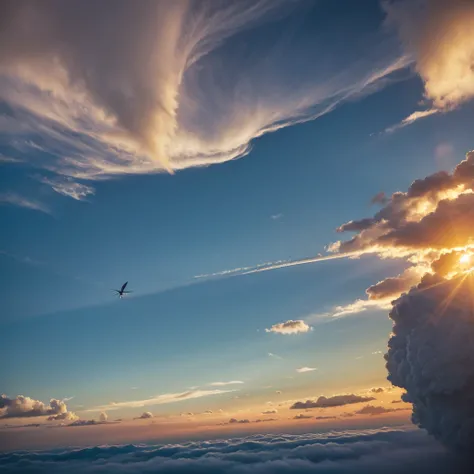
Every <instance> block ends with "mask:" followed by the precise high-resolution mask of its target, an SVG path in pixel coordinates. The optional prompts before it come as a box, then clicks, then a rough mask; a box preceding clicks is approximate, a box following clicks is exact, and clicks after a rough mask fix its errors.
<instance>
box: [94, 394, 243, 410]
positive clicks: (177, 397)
mask: <svg viewBox="0 0 474 474" xmlns="http://www.w3.org/2000/svg"><path fill="white" fill-rule="evenodd" d="M229 392H235V390H219V389H215V390H189V391H187V392H180V393H165V394H163V395H157V396H156V397H152V398H146V399H144V400H130V401H127V402H112V403H109V404H107V405H100V406H98V407H95V408H92V409H89V410H86V411H106V410H118V409H120V408H139V407H145V406H153V405H164V404H168V403H178V402H181V401H183V400H191V399H194V398H201V397H208V396H211V395H220V394H222V393H229Z"/></svg>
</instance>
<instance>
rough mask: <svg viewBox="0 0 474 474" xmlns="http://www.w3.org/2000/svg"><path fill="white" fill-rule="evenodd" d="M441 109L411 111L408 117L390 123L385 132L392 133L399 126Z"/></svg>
mask: <svg viewBox="0 0 474 474" xmlns="http://www.w3.org/2000/svg"><path fill="white" fill-rule="evenodd" d="M440 112H441V111H440V110H438V109H428V110H419V111H417V112H413V113H412V114H410V115H409V116H408V117H406V118H404V119H403V120H402V121H401V122H400V123H398V124H396V125H392V126H391V127H388V128H387V129H386V130H385V133H393V132H395V131H396V130H399V129H400V128H403V127H406V126H407V125H411V124H412V123H414V122H416V121H417V120H420V119H423V118H425V117H429V116H430V115H434V114H438V113H440Z"/></svg>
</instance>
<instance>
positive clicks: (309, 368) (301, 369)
mask: <svg viewBox="0 0 474 474" xmlns="http://www.w3.org/2000/svg"><path fill="white" fill-rule="evenodd" d="M315 370H318V369H317V368H316V367H300V368H299V369H296V372H298V373H299V374H304V373H305V372H314V371H315Z"/></svg>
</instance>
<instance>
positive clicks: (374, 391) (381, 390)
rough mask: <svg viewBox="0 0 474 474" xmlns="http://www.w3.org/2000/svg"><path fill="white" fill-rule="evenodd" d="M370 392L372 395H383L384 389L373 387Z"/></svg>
mask: <svg viewBox="0 0 474 474" xmlns="http://www.w3.org/2000/svg"><path fill="white" fill-rule="evenodd" d="M370 391H371V392H372V393H383V392H385V389H384V388H383V387H374V388H371V389H370Z"/></svg>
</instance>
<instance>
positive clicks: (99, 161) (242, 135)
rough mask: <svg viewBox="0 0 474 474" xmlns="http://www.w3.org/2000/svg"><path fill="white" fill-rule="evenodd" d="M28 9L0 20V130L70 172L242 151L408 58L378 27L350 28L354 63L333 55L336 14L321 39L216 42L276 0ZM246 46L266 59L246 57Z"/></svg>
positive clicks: (266, 14) (143, 166)
mask: <svg viewBox="0 0 474 474" xmlns="http://www.w3.org/2000/svg"><path fill="white" fill-rule="evenodd" d="M28 5H29V8H28V9H24V8H22V6H21V5H18V2H12V3H11V4H10V7H9V8H8V9H4V10H5V11H4V12H3V13H4V15H2V18H1V24H0V31H1V37H0V58H1V63H0V76H1V77H0V100H2V101H4V102H6V103H7V104H8V106H9V108H10V109H11V110H13V111H14V114H12V116H8V117H7V118H4V117H3V118H2V121H1V122H0V127H1V129H2V130H6V131H8V133H9V135H10V136H17V137H21V136H22V135H24V134H28V135H29V136H32V135H33V136H34V137H36V138H37V137H39V136H41V143H36V141H38V142H39V140H36V139H30V140H29V143H27V144H25V141H24V140H23V139H21V140H17V142H18V143H21V146H23V147H26V148H31V150H30V151H34V153H30V155H31V159H33V158H35V159H36V161H35V163H36V164H37V165H38V166H42V167H44V168H46V169H48V170H50V171H53V172H57V173H58V174H60V175H65V176H70V177H76V178H79V177H82V178H99V177H104V176H117V175H120V174H127V173H129V174H130V173H155V172H159V171H164V170H169V171H173V170H180V169H183V168H187V167H190V166H205V165H209V164H214V163H222V162H225V161H228V160H232V159H236V158H239V157H242V156H245V155H246V154H248V152H249V150H250V148H251V142H252V140H253V139H255V138H257V137H260V136H262V135H263V134H265V133H269V132H272V131H274V130H277V129H279V128H282V127H285V126H288V125H291V124H294V123H298V122H302V121H306V120H310V119H314V118H317V117H319V116H321V115H324V114H325V113H328V112H330V111H332V110H333V109H334V108H335V107H337V106H338V105H340V104H341V103H343V102H345V101H347V100H350V99H355V98H357V97H360V96H361V95H363V94H365V93H370V92H373V91H374V90H376V89H377V87H379V86H381V85H383V84H384V80H385V79H386V78H387V76H388V75H390V74H391V73H392V72H394V71H396V70H398V69H401V68H404V67H406V65H407V64H408V60H407V58H405V56H404V55H403V54H401V53H400V51H399V48H398V45H397V44H396V41H395V39H394V36H393V35H392V34H391V33H390V32H387V31H386V30H383V29H381V28H379V29H377V28H376V29H373V30H371V31H367V32H365V31H359V30H358V32H357V33H358V34H359V35H360V38H359V40H358V41H354V42H351V43H350V44H347V45H346V49H347V48H348V49H349V51H347V53H348V54H347V55H345V57H346V58H355V59H354V60H353V61H348V60H344V61H340V60H339V61H338V60H334V52H333V51H331V48H327V47H326V45H327V42H325V40H327V41H330V40H331V38H332V34H333V33H334V31H336V33H337V34H341V35H342V34H347V28H348V26H347V25H349V28H350V23H346V24H345V26H344V28H343V27H342V25H343V24H344V22H341V23H337V22H336V23H335V24H334V25H333V27H332V28H331V36H327V37H326V36H324V32H323V31H322V30H321V35H317V36H315V37H313V36H311V35H309V36H307V37H306V38H305V40H304V41H303V40H301V41H299V40H297V38H296V37H292V36H291V34H288V36H285V37H283V38H282V41H278V42H276V43H275V44H274V45H273V47H272V48H268V45H267V44H266V43H265V41H262V43H259V42H257V41H254V42H252V51H253V53H254V54H252V55H248V53H247V48H236V49H235V51H234V54H232V55H226V54H225V48H219V47H220V46H221V45H222V44H223V43H224V42H225V41H230V40H232V41H240V36H239V35H237V33H240V32H242V31H243V30H246V29H247V30H248V29H251V28H258V27H261V26H262V25H263V24H264V23H265V22H267V21H270V20H272V19H274V18H275V17H276V16H279V17H280V18H281V17H282V16H284V14H285V13H286V12H287V11H289V10H293V9H292V8H290V6H289V4H288V2H284V1H279V0H273V1H267V0H256V1H240V2H198V3H194V2H191V3H190V2H186V1H179V0H176V1H173V2H138V3H137V4H134V5H133V7H131V5H130V3H129V2H127V1H122V0H117V1H116V2H115V4H114V5H115V6H114V8H113V9H108V8H105V7H104V5H102V4H101V2H99V3H97V2H92V3H88V4H87V5H86V6H84V3H83V2H82V1H80V0H70V1H69V2H68V7H67V8H65V7H64V6H63V2H61V1H60V0H52V1H50V2H31V3H29V4H28ZM84 8H85V11H84ZM295 8H296V7H295ZM305 11H306V10H305V9H304V8H303V9H302V15H304V14H305ZM105 24H106V25H108V28H107V34H104V25H105ZM124 24H126V25H127V27H123V25H124ZM289 30H291V28H290V29H289ZM85 32H86V34H84V33H85ZM264 36H265V35H263V37H264ZM321 36H322V37H321ZM239 51H241V52H239ZM294 51H298V55H295V54H292V53H293V52H294ZM91 52H92V53H91ZM258 54H260V55H261V56H263V55H264V58H265V60H261V61H258V62H255V61H254V55H258ZM301 58H305V60H301ZM38 148H41V150H44V152H43V153H42V154H40V155H39V156H38V153H37V150H38ZM33 155H34V156H33ZM45 156H47V158H45Z"/></svg>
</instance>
